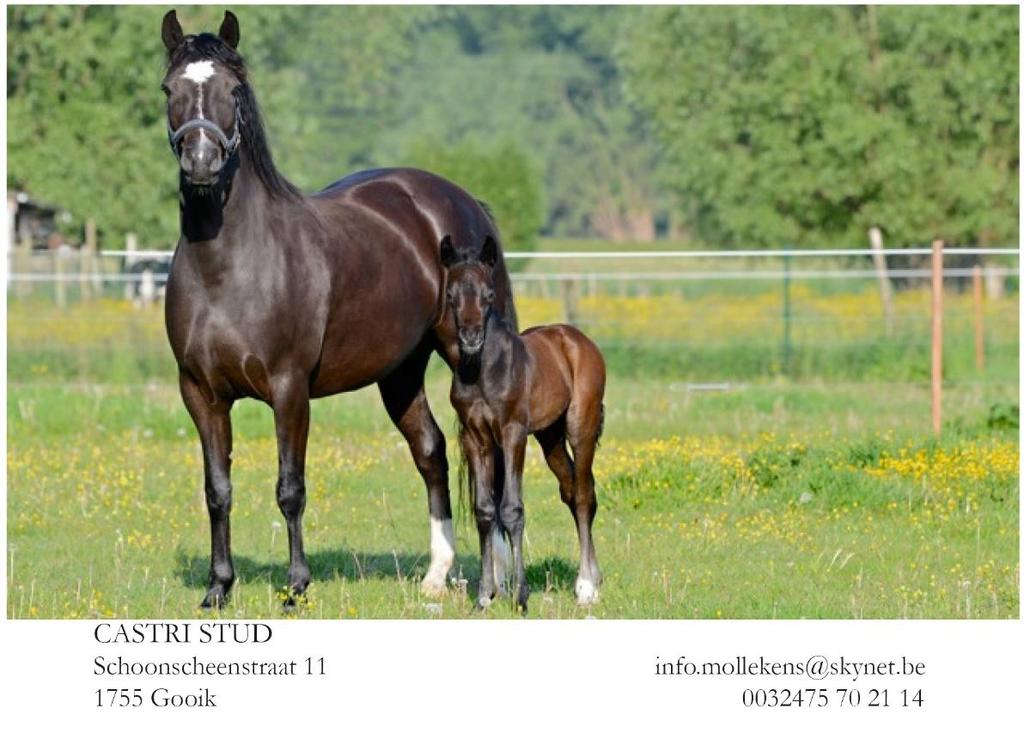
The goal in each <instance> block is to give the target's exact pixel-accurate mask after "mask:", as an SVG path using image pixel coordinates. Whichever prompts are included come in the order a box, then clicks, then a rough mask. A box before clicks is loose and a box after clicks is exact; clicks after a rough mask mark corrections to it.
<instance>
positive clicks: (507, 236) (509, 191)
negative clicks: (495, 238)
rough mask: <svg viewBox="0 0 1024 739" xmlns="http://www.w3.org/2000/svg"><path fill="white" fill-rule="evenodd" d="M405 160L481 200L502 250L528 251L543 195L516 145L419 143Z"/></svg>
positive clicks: (539, 221)
mask: <svg viewBox="0 0 1024 739" xmlns="http://www.w3.org/2000/svg"><path fill="white" fill-rule="evenodd" d="M407 161H408V162H410V163H411V164H414V165H415V166H418V167H420V168H422V169H426V170H429V171H431V172H437V173H438V174H440V175H441V176H443V177H447V178H448V179H450V180H452V181H453V182H457V183H459V184H460V185H461V186H462V187H464V188H465V189H466V190H468V191H469V192H470V193H472V194H473V195H474V196H475V197H477V198H479V199H480V200H483V201H484V202H485V203H487V206H488V207H489V208H490V209H491V211H492V212H493V213H494V217H495V220H496V221H497V225H498V229H499V230H500V232H501V234H502V237H503V238H502V241H503V243H504V247H505V249H507V250H509V251H513V250H516V251H522V250H530V249H533V247H534V246H535V242H536V234H537V231H538V230H539V229H540V226H541V224H542V222H543V219H544V211H543V195H542V193H541V191H540V188H539V185H538V181H539V177H538V176H537V173H536V170H535V168H534V165H533V163H532V162H531V161H530V159H529V157H528V156H527V155H526V153H525V152H524V151H523V150H522V149H521V148H520V147H519V146H518V145H516V144H515V143H513V142H510V141H507V142H505V143H502V144H499V145H497V146H495V145H486V144H483V143H478V142H475V141H473V140H470V139H467V140H464V141H463V142H462V143H460V144H458V145H455V146H450V147H445V146H439V145H436V144H431V143H426V142H424V143H420V144H418V145H416V146H414V147H412V148H411V149H410V152H409V155H408V157H407Z"/></svg>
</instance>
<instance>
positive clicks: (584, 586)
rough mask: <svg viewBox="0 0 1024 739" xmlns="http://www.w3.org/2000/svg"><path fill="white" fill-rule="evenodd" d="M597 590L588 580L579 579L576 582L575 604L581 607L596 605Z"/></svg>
mask: <svg viewBox="0 0 1024 739" xmlns="http://www.w3.org/2000/svg"><path fill="white" fill-rule="evenodd" d="M597 597H598V590H597V586H596V585H594V583H592V582H591V581H590V580H584V579H583V578H580V579H579V580H577V581H576V603H577V604H579V605H581V606H592V605H594V604H595V603H597Z"/></svg>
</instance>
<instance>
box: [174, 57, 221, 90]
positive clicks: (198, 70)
mask: <svg viewBox="0 0 1024 739" xmlns="http://www.w3.org/2000/svg"><path fill="white" fill-rule="evenodd" d="M215 73H216V70H215V69H214V68H213V62H211V61H201V62H192V63H191V64H189V65H188V66H187V67H185V71H184V72H182V73H181V76H182V77H184V78H185V79H187V80H191V81H192V82H195V83H196V84H199V85H201V84H203V83H204V82H206V80H208V79H210V78H211V77H213V75H214V74H215Z"/></svg>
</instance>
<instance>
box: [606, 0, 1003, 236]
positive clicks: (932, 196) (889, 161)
mask: <svg viewBox="0 0 1024 739" xmlns="http://www.w3.org/2000/svg"><path fill="white" fill-rule="evenodd" d="M1017 51H1018V42H1017V14H1016V11H1015V9H1013V8H998V7H979V6H973V7H905V8H904V7H881V8H874V7H868V8H854V7H799V8H797V7H731V8H709V7H685V8H652V9H648V10H646V11H645V12H644V13H642V14H640V15H639V16H637V17H636V20H635V22H634V23H633V24H632V25H631V27H630V28H629V29H627V32H626V38H625V42H624V43H623V44H621V46H620V53H619V59H620V61H621V64H622V66H623V68H624V72H625V78H626V83H625V84H626V90H627V94H628V96H629V99H630V100H631V101H632V102H633V103H634V104H636V105H637V106H638V107H639V108H640V109H642V110H643V111H644V112H645V113H646V114H647V115H648V116H649V117H650V119H651V121H652V123H653V125H654V128H655V131H656V134H657V136H658V138H659V140H660V142H661V146H662V148H663V150H664V151H665V154H666V156H667V158H668V160H669V162H670V164H671V167H672V174H671V176H670V177H669V179H668V180H667V182H668V184H669V185H670V187H671V188H672V189H673V190H674V192H675V193H676V194H677V195H678V197H679V202H680V203H681V204H682V205H681V208H682V211H683V214H684V217H685V218H686V220H687V221H688V223H689V224H690V225H691V226H692V227H693V228H694V229H695V230H696V231H697V232H698V233H699V234H700V236H701V237H702V238H703V239H704V240H706V241H708V242H712V243H716V244H719V245H723V246H781V245H783V244H787V243H789V244H806V245H820V246H836V245H851V244H858V243H861V242H863V241H864V238H865V234H866V232H867V229H868V228H869V227H871V226H873V225H878V226H880V227H882V229H883V230H884V231H885V232H886V233H887V236H888V239H887V241H888V243H890V244H894V245H899V244H914V243H922V242H926V241H928V240H930V239H931V238H933V237H934V236H943V237H945V238H947V239H949V240H951V241H954V242H961V243H968V242H970V243H992V242H995V241H1001V240H1005V241H1007V242H1008V243H1015V240H1016V235H1017V211H1018V193H1017V187H1016V182H1017V170H1018V161H1017V136H1018V120H1017V96H1018V87H1019V80H1018V76H1017Z"/></svg>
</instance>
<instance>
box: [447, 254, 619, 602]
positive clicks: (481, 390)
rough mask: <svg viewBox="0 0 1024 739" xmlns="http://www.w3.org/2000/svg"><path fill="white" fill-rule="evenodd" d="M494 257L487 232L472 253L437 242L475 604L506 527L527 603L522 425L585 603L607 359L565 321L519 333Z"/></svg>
mask: <svg viewBox="0 0 1024 739" xmlns="http://www.w3.org/2000/svg"><path fill="white" fill-rule="evenodd" d="M498 256H499V255H498V246H497V244H496V243H495V241H494V240H493V239H492V238H491V237H487V239H486V240H485V242H484V245H483V247H482V248H481V249H480V251H479V254H478V255H474V256H469V255H460V253H459V252H458V251H457V250H456V249H455V247H454V246H453V244H452V240H451V238H450V237H447V236H446V237H445V238H444V239H442V241H441V263H442V264H443V265H444V266H445V268H446V269H447V278H446V291H447V295H446V299H447V306H448V309H449V310H450V311H451V312H452V315H453V316H454V318H455V325H456V329H457V336H458V344H459V363H458V365H457V367H456V373H455V378H454V379H453V381H452V390H451V400H452V405H453V406H454V407H455V410H456V411H457V412H458V414H459V420H460V422H461V425H462V431H461V434H460V437H461V438H460V441H461V443H462V449H463V453H464V455H465V457H466V461H467V465H468V468H469V473H470V480H471V491H470V494H471V495H472V496H473V507H474V513H475V516H476V522H477V530H478V532H479V535H480V552H481V556H480V559H481V569H482V572H481V577H480V589H479V595H478V605H479V606H481V607H484V606H486V605H488V604H489V603H490V601H491V599H492V598H493V597H494V595H495V591H496V589H497V588H500V587H501V586H502V585H503V583H501V582H498V583H496V582H495V580H496V576H495V568H496V564H497V562H496V560H495V557H496V552H495V549H496V546H502V545H503V544H504V538H503V536H502V535H501V532H502V530H504V531H505V532H507V533H508V536H509V538H510V539H511V542H512V560H513V575H514V578H513V589H514V592H515V603H516V605H517V606H518V607H519V608H521V609H522V610H523V611H524V612H525V610H526V602H527V598H528V597H529V589H528V588H527V585H526V577H525V570H524V566H523V548H522V541H523V526H524V514H523V498H522V480H523V458H524V455H525V450H526V437H527V435H529V434H533V435H534V437H536V439H537V441H539V442H540V445H541V448H542V449H543V451H544V458H545V460H546V461H547V463H548V467H550V468H551V471H552V472H554V473H555V477H557V478H558V487H559V491H560V492H561V495H562V501H563V502H564V503H565V504H566V505H567V506H568V507H569V510H570V511H571V512H572V515H573V518H574V519H575V521H576V530H577V533H578V534H579V540H580V569H579V575H578V576H577V578H576V598H577V601H578V602H579V603H580V604H584V605H586V604H590V603H593V602H595V601H596V600H597V596H598V587H599V586H600V584H601V571H600V569H599V568H598V566H597V553H596V552H595V551H594V541H593V538H592V535H591V527H592V525H593V522H594V514H595V513H596V512H597V498H596V496H595V494H594V475H593V471H592V470H593V462H594V451H595V449H596V448H597V442H598V438H599V437H600V435H601V426H602V423H603V420H604V406H603V404H602V400H603V397H604V383H605V366H604V359H603V358H602V356H601V352H600V350H599V349H598V348H597V346H595V345H594V342H592V341H591V340H590V339H588V338H587V337H586V336H584V335H583V333H581V332H580V331H579V330H577V329H576V328H573V327H572V326H567V325H564V324H556V325H551V326H537V327H534V328H531V329H528V330H526V331H524V332H523V333H522V334H517V333H516V331H515V329H514V328H513V327H511V326H510V325H509V324H508V322H507V321H506V320H505V319H504V318H503V317H502V315H501V313H500V312H499V311H497V310H495V309H494V307H493V304H494V300H495V285H494V269H495V266H496V265H497V264H498ZM566 441H568V442H569V446H570V447H571V448H572V456H571V457H570V456H569V452H568V450H567V449H566ZM499 466H500V468H503V469H504V471H505V474H504V484H503V485H500V486H498V485H495V479H496V474H495V472H496V470H497V469H499ZM497 479H501V476H500V474H499V475H497ZM499 577H500V576H499Z"/></svg>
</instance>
